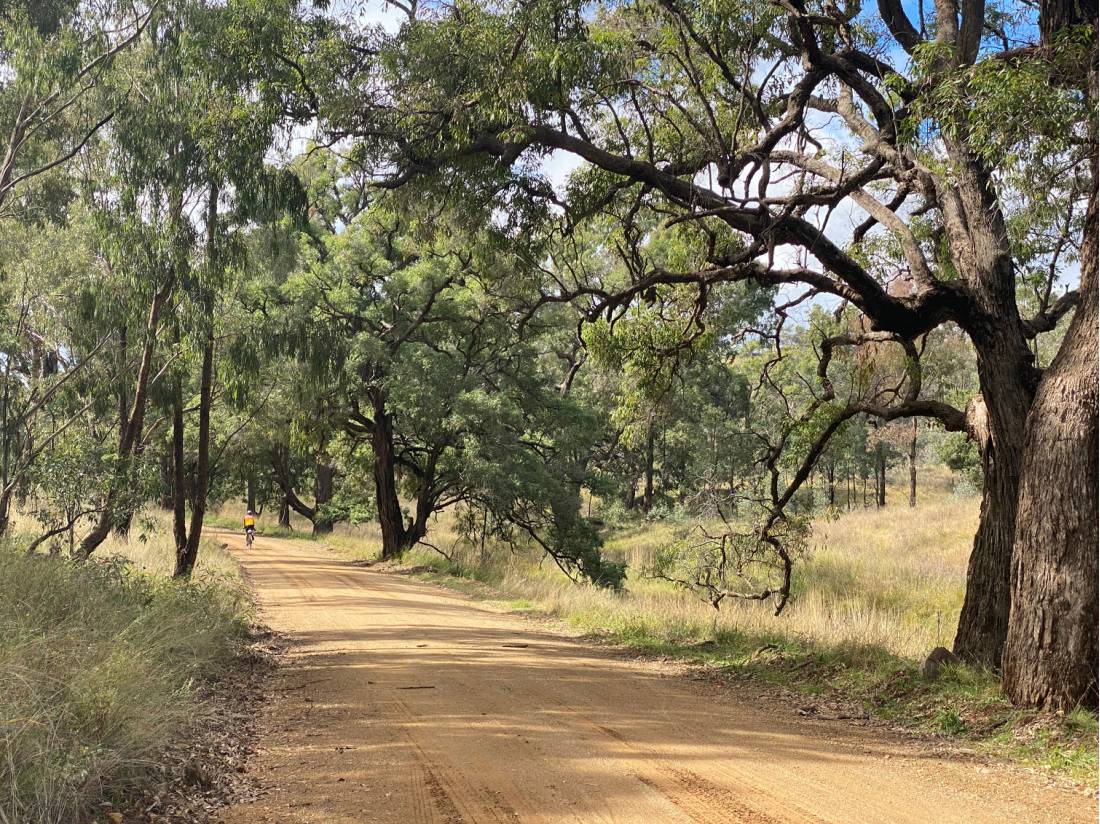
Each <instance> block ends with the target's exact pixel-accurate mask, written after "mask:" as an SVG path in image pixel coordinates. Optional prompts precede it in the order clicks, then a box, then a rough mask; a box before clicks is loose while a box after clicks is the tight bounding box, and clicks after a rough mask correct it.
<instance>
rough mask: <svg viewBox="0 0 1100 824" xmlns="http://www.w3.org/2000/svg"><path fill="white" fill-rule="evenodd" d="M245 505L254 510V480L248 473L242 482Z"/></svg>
mask: <svg viewBox="0 0 1100 824" xmlns="http://www.w3.org/2000/svg"><path fill="white" fill-rule="evenodd" d="M244 497H245V506H246V507H247V508H248V509H250V510H251V511H252V512H255V511H256V480H255V479H254V478H253V477H252V476H251V475H249V476H248V478H246V479H245V482H244Z"/></svg>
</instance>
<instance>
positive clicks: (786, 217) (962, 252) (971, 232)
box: [320, 0, 1097, 708]
mask: <svg viewBox="0 0 1100 824" xmlns="http://www.w3.org/2000/svg"><path fill="white" fill-rule="evenodd" d="M395 5H396V4H395ZM401 7H402V8H404V9H405V11H406V12H407V15H408V17H407V19H406V20H405V21H404V22H403V23H402V25H401V27H400V30H399V31H398V32H397V34H396V35H394V36H392V37H382V38H380V39H379V42H378V43H377V45H376V49H375V52H376V53H377V59H376V60H374V61H373V63H372V72H370V73H364V74H361V75H360V78H361V79H360V81H359V86H357V87H355V88H354V89H353V91H354V94H352V95H349V94H347V93H346V89H342V90H341V91H342V93H341V94H335V95H333V96H332V98H331V100H328V101H326V100H322V101H321V103H320V110H321V113H322V115H323V116H324V117H325V119H326V122H327V124H328V126H329V128H330V129H331V131H332V132H333V133H334V134H335V135H338V136H347V137H354V138H357V139H358V140H359V141H361V145H362V152H363V154H364V156H366V157H369V158H371V159H372V160H374V161H375V163H376V166H377V169H378V170H379V181H378V183H379V184H380V185H383V186H389V187H394V188H397V187H402V186H405V185H407V184H410V183H412V182H416V181H423V180H429V181H434V183H433V185H434V186H436V189H435V191H439V185H440V182H443V183H444V186H445V192H446V194H448V195H450V196H455V197H463V198H470V197H483V198H484V197H486V196H488V197H489V199H490V200H492V201H493V203H494V204H495V207H496V208H497V209H498V210H499V211H501V212H508V211H509V210H511V209H514V208H515V206H516V204H518V203H522V202H525V201H530V200H531V199H536V200H538V199H541V200H542V201H543V202H546V201H551V202H554V203H556V205H557V207H559V208H561V209H562V210H564V214H565V220H566V222H567V224H570V223H574V222H578V221H582V220H584V219H585V218H586V217H587V216H590V215H592V214H594V213H599V212H604V213H608V214H611V215H614V216H616V217H617V219H618V220H619V222H620V224H621V230H620V232H619V233H618V237H619V239H620V245H621V246H622V249H623V252H624V255H625V258H626V259H627V260H628V261H629V262H630V264H631V265H630V266H629V267H628V269H629V272H630V278H629V280H628V281H627V282H625V283H624V282H622V281H612V282H602V281H599V280H592V279H582V280H570V279H569V278H568V277H563V278H561V279H560V280H559V281H558V282H557V283H554V284H553V285H552V287H551V288H549V289H548V290H547V291H545V292H544V293H543V294H542V295H541V297H539V299H538V300H539V301H540V302H549V301H561V300H571V299H583V300H586V301H589V302H590V305H591V309H590V315H591V316H592V317H596V316H598V315H599V314H601V313H607V314H608V316H610V317H615V316H616V315H617V314H621V313H622V312H624V311H626V310H627V307H628V306H629V305H630V304H631V303H632V301H633V300H634V299H635V298H636V297H639V296H643V297H644V296H646V295H651V294H652V290H653V289H654V287H656V286H657V285H659V284H695V285H696V286H697V287H698V290H699V294H700V300H701V301H702V302H704V303H705V301H706V297H707V293H708V290H710V289H711V288H712V287H713V285H715V284H717V283H721V282H726V281H751V282H753V283H756V284H759V285H761V286H764V287H774V288H776V289H778V290H779V291H778V294H779V295H781V298H780V299H779V301H780V302H778V303H777V310H780V311H779V313H778V314H779V315H783V313H784V312H785V311H786V310H788V309H789V308H790V307H791V306H792V305H793V304H792V303H791V301H795V302H803V303H804V302H806V301H813V300H826V301H831V302H833V303H836V302H841V303H847V304H851V305H852V306H854V307H856V308H857V309H858V311H859V312H860V313H861V315H862V316H863V317H864V318H865V319H866V323H865V325H863V326H862V328H859V329H856V330H853V331H852V332H850V333H845V334H842V335H836V336H831V337H829V338H826V339H824V340H822V341H821V342H820V344H819V346H820V352H821V360H820V363H819V365H818V368H817V372H818V375H819V380H818V385H817V386H816V388H815V390H814V392H813V393H812V394H813V397H812V399H810V400H809V401H808V402H807V404H806V405H805V406H804V407H803V408H802V410H801V411H796V412H794V413H792V415H791V423H789V424H788V425H787V426H785V427H783V428H782V430H781V431H780V432H779V433H778V434H777V435H776V436H775V438H774V439H773V440H772V441H771V442H770V443H769V445H768V449H769V450H770V452H771V458H770V459H768V460H766V461H765V464H764V465H765V467H766V470H767V471H768V472H769V473H770V474H771V477H772V479H773V482H772V483H771V492H770V494H769V496H768V501H767V507H766V508H767V513H766V515H765V517H764V519H763V521H762V522H761V524H760V525H759V527H758V530H757V532H756V536H757V540H756V541H755V543H754V546H755V548H754V549H753V551H754V552H756V551H759V549H760V548H761V547H762V548H763V549H765V550H766V549H768V547H771V548H772V549H774V550H775V551H776V552H779V553H780V554H782V552H783V548H782V540H781V537H782V533H783V527H784V523H785V515H784V510H785V507H786V506H787V504H788V503H789V502H790V501H791V500H792V499H793V498H794V496H795V494H796V493H797V491H798V489H799V487H800V486H801V484H802V483H803V482H804V481H805V479H806V478H807V477H808V476H809V474H810V472H811V471H812V469H813V467H814V464H815V462H816V460H817V458H818V456H819V455H820V454H821V453H822V451H823V450H824V449H825V447H826V446H827V444H828V442H829V439H830V437H831V436H832V435H833V434H834V433H835V432H836V431H837V430H838V429H839V428H840V427H842V426H843V425H844V423H845V422H846V421H848V420H850V419H852V418H853V417H856V416H860V415H870V416H872V417H875V418H878V419H881V420H887V421H889V420H895V419H898V418H907V417H914V416H916V417H928V418H932V419H934V420H936V421H937V422H938V423H940V424H941V425H942V426H944V427H945V428H947V429H949V430H954V431H967V432H969V433H970V434H971V436H972V437H973V438H975V439H976V440H977V442H978V444H979V446H980V449H981V452H982V456H983V464H984V468H985V484H984V490H983V503H982V513H981V520H980V525H979V528H978V532H977V535H976V537H975V541H974V548H973V554H972V558H971V563H970V571H969V576H968V586H967V594H966V600H965V604H964V606H963V610H962V615H961V619H960V624H959V628H958V633H957V636H956V640H955V649H956V651H957V652H958V653H959V654H961V655H962V656H964V657H965V658H967V659H970V660H972V661H976V662H980V663H983V664H986V665H989V666H991V667H994V668H1000V667H1001V665H1002V661H1003V663H1004V672H1005V677H1006V681H1005V685H1006V690H1007V692H1008V694H1009V695H1010V696H1011V697H1012V698H1013V699H1014V700H1016V701H1019V702H1020V703H1025V704H1032V705H1038V706H1048V707H1061V708H1068V707H1072V706H1075V705H1077V704H1078V703H1080V702H1082V701H1084V702H1090V703H1093V704H1095V702H1096V695H1097V693H1096V671H1095V662H1096V649H1097V631H1096V624H1097V603H1096V602H1097V584H1096V580H1097V574H1096V572H1097V563H1096V551H1095V547H1096V544H1097V509H1096V498H1097V496H1096V484H1097V473H1096V452H1097V422H1096V421H1097V413H1096V407H1097V388H1096V300H1097V282H1096V277H1097V271H1096V269H1097V258H1096V240H1097V228H1096V223H1097V201H1096V187H1097V175H1096V169H1095V166H1096V156H1097V140H1096V132H1095V128H1094V124H1095V117H1096V101H1097V95H1096V72H1095V66H1096V6H1095V3H1091V4H1090V3H1065V2H1062V3H1059V2H1044V3H1043V4H1042V7H1041V9H1040V10H1039V13H1038V14H1036V12H1035V11H1033V9H1032V7H1030V6H1020V5H1018V4H1012V3H1008V4H1004V5H1003V6H1002V5H996V4H994V3H986V2H984V1H983V0H965V2H955V0H942V1H940V0H938V1H937V2H936V3H934V4H929V5H928V6H927V8H925V7H920V9H921V11H920V16H918V17H916V18H914V17H912V16H911V14H910V13H907V11H906V9H905V8H903V6H902V4H901V3H900V2H898V0H879V2H878V4H877V5H873V4H868V3H861V2H849V3H845V4H843V5H839V6H838V5H837V4H835V3H832V2H828V0H825V1H824V2H807V0H793V2H784V3H770V2H765V1H764V0H717V2H715V0H705V1H702V0H701V1H700V2H692V1H691V0H639V2H632V3H596V4H590V3H576V2H564V1H562V0H543V1H542V2H523V3H501V4H496V5H494V6H492V7H484V6H482V5H481V4H476V3H467V2H459V3H455V4H447V5H446V6H436V5H435V4H431V5H428V4H425V5H423V6H420V5H417V4H412V5H409V6H405V4H401ZM375 52H372V54H373V53H375ZM563 155H572V156H574V157H575V158H576V159H578V160H579V161H582V162H583V163H585V164H586V166H587V170H588V171H587V172H586V173H584V174H579V175H575V176H574V179H573V182H572V184H571V185H570V186H569V188H568V191H566V192H565V195H564V198H562V197H561V196H560V195H557V194H555V193H554V191H553V190H552V189H551V188H550V187H549V186H548V185H547V182H546V181H545V179H543V178H542V176H541V175H540V173H539V171H538V170H539V162H538V161H539V159H540V158H541V159H546V158H558V157H562V156H563ZM647 210H648V211H650V212H652V213H656V214H659V215H663V216H664V217H665V218H666V219H667V220H668V221H669V222H670V223H688V224H691V225H692V226H694V227H695V231H696V232H697V233H698V237H699V250H700V261H699V265H697V266H694V267H692V268H689V269H685V270H671V269H669V268H667V267H665V266H663V265H661V264H660V262H654V261H652V260H649V259H648V258H647V256H646V253H645V243H646V237H645V234H644V233H643V232H640V231H639V230H638V215H639V214H642V213H644V212H646V211H647ZM871 244H878V246H879V247H881V246H882V244H886V245H887V246H888V247H889V250H890V251H889V253H888V254H886V255H884V254H883V253H878V254H877V257H878V258H879V260H876V255H875V254H872V252H873V249H872V246H871ZM883 257H889V258H891V259H892V261H894V264H892V265H890V266H882V265H879V264H880V262H881V258H883ZM1078 260H1079V263H1080V267H1079V268H1080V278H1079V280H1080V284H1079V286H1077V285H1076V284H1075V283H1072V282H1073V281H1075V280H1076V279H1077V278H1076V277H1075V274H1074V271H1075V264H1074V261H1078ZM895 275H896V277H894V276H895ZM891 278H893V281H894V282H890V280H891ZM1065 283H1069V284H1070V285H1072V286H1075V287H1076V288H1071V289H1069V290H1067V291H1064V292H1063V288H1064V287H1063V286H1062V284H1065ZM795 289H797V290H798V291H797V292H795V291H793V290H795ZM1074 307H1077V311H1076V313H1075V315H1074V317H1073V320H1072V322H1071V323H1070V325H1069V327H1068V331H1067V333H1066V335H1065V338H1064V342H1063V344H1062V346H1061V349H1060V351H1059V353H1058V355H1057V357H1056V358H1055V359H1054V362H1053V363H1052V364H1051V365H1050V366H1049V367H1048V368H1046V369H1041V368H1039V366H1038V365H1037V364H1036V363H1035V359H1034V354H1033V348H1032V346H1031V343H1032V341H1033V340H1034V338H1035V337H1036V336H1037V335H1040V334H1042V333H1044V332H1045V331H1047V330H1050V329H1052V328H1054V327H1055V326H1056V325H1057V324H1058V323H1059V322H1060V321H1061V320H1062V319H1063V318H1065V317H1066V316H1067V315H1068V313H1070V312H1071V311H1073V310H1074ZM944 324H956V325H957V326H959V327H960V328H961V329H963V330H964V331H965V333H966V334H967V335H968V336H969V338H970V340H971V341H972V343H973V346H974V348H975V351H976V353H977V368H978V373H979V377H980V385H981V393H980V395H978V396H977V397H975V398H974V399H973V401H972V402H971V403H970V404H969V405H968V406H967V408H960V407H956V406H952V405H950V404H948V403H946V402H944V401H943V400H941V399H939V398H936V397H931V396H929V395H928V394H927V392H926V391H922V385H921V372H920V346H921V342H922V341H923V339H924V337H925V336H926V335H927V334H928V333H929V332H930V331H931V330H933V329H936V328H937V327H939V326H942V325H944ZM870 345H873V346H884V345H888V346H896V347H898V348H899V350H900V351H901V352H902V353H903V355H904V357H905V358H906V359H907V361H908V363H909V373H908V377H907V379H906V380H905V381H904V382H903V383H902V384H901V385H899V386H897V387H896V388H895V389H894V391H892V392H888V393H884V394H883V393H880V394H877V395H875V396H863V397H855V398H848V399H843V398H839V397H838V396H837V393H836V391H835V387H834V386H833V383H832V382H831V380H830V377H829V374H830V373H829V365H830V359H831V358H832V356H833V353H834V352H836V351H837V350H839V349H841V348H848V347H862V346H870ZM795 435H797V437H795ZM796 446H797V447H798V448H800V449H801V455H800V457H799V458H798V460H797V461H796V462H795V465H796V468H795V469H794V471H793V472H792V473H791V474H790V475H788V476H786V477H785V479H784V481H783V482H780V476H781V474H782V472H781V458H783V456H784V454H785V453H786V452H788V451H790V450H791V449H794V448H796ZM783 460H787V461H789V460H790V458H783ZM768 591H770V590H768ZM778 593H779V596H780V599H781V600H782V599H783V598H785V594H786V590H785V589H784V588H782V585H780V589H779V590H778ZM742 594H746V595H756V596H759V595H760V594H761V593H759V592H757V593H742ZM1006 639H1007V647H1006Z"/></svg>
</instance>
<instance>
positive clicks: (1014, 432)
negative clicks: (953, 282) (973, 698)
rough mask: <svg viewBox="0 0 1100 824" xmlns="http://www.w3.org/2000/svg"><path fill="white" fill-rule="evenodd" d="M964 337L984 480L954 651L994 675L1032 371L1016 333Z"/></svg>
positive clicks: (1004, 624) (1003, 627)
mask: <svg viewBox="0 0 1100 824" xmlns="http://www.w3.org/2000/svg"><path fill="white" fill-rule="evenodd" d="M972 337H973V338H974V341H975V347H976V349H977V351H978V375H979V378H980V381H981V390H982V402H981V403H979V404H977V405H975V406H973V407H972V409H971V410H970V416H969V417H970V419H971V425H972V427H973V428H974V429H975V430H976V434H977V439H978V442H979V443H978V446H979V449H980V451H981V454H982V466H983V470H984V476H985V482H984V484H983V488H982V505H981V514H980V516H979V521H978V531H977V533H976V535H975V536H974V547H973V550H972V551H971V554H970V563H969V567H968V569H967V578H966V596H965V598H964V600H963V607H962V612H961V613H960V615H959V627H958V631H957V633H956V635H955V644H954V650H955V653H956V654H957V655H958V656H959V657H961V658H963V659H964V660H967V661H970V662H971V663H974V664H979V665H981V666H985V667H988V668H989V669H991V670H994V671H999V670H1000V667H1001V657H1002V655H1003V653H1004V643H1005V635H1006V634H1007V632H1008V612H1009V605H1010V591H1011V564H1012V543H1013V536H1014V534H1015V530H1016V505H1017V498H1018V495H1019V488H1020V461H1021V458H1022V455H1023V443H1024V424H1025V421H1026V420H1027V412H1028V409H1029V408H1030V406H1031V399H1032V393H1031V390H1030V389H1029V386H1028V382H1029V376H1030V375H1031V374H1033V373H1032V372H1031V371H1030V358H1029V357H1025V356H1024V355H1027V354H1029V353H1028V349H1027V346H1026V344H1025V343H1024V339H1023V336H1022V334H1019V335H1017V336H1013V335H1010V334H1008V333H1007V332H1002V333H1001V334H998V335H990V336H979V335H973V334H972ZM1013 338H1014V339H1013ZM1021 350H1022V352H1023V353H1024V355H1021V354H1020V353H1021Z"/></svg>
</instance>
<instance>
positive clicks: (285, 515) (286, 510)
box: [279, 495, 290, 529]
mask: <svg viewBox="0 0 1100 824" xmlns="http://www.w3.org/2000/svg"><path fill="white" fill-rule="evenodd" d="M279 526H281V527H282V528H283V529H290V499H289V498H288V497H287V496H286V495H283V500H282V501H281V502H280V503H279Z"/></svg>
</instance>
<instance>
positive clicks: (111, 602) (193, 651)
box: [0, 548, 247, 824]
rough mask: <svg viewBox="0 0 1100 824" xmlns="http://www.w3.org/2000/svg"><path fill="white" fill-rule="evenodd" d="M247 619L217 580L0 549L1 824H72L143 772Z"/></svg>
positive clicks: (229, 654) (229, 653) (189, 714)
mask: <svg viewBox="0 0 1100 824" xmlns="http://www.w3.org/2000/svg"><path fill="white" fill-rule="evenodd" d="M246 631H247V624H246V621H245V617H244V609H243V603H242V601H241V600H240V597H239V595H238V594H237V593H236V592H235V591H234V590H233V589H232V588H230V587H227V586H225V584H224V582H215V581H208V582H206V583H182V582H177V581H171V580H168V579H164V578H157V577H153V576H147V575H143V574H140V573H138V572H135V571H133V569H132V568H130V567H129V566H127V565H126V564H125V563H123V562H118V561H115V562H111V563H96V562H90V563H87V564H76V563H74V562H71V561H68V560H65V559H61V558H52V557H46V556H34V557H29V558H28V557H25V556H24V555H23V554H22V553H20V552H16V551H14V550H12V549H10V548H3V549H0V822H3V824H8V823H9V822H25V821H34V822H42V824H47V822H72V821H77V820H80V818H81V817H83V816H85V815H87V813H88V811H89V810H91V809H92V808H94V807H95V806H96V805H97V804H98V803H99V802H100V801H102V800H103V799H105V798H118V797H120V796H122V795H124V794H125V793H126V792H127V791H128V790H130V789H132V788H134V787H135V786H139V785H141V784H142V783H144V782H147V781H149V780H151V778H152V771H151V766H152V764H153V760H152V759H154V758H155V756H156V754H157V752H158V751H159V750H160V749H161V748H162V747H163V746H164V745H165V744H166V743H167V742H169V741H170V740H171V738H172V736H173V735H175V734H178V733H179V732H180V731H181V730H182V729H183V727H184V725H185V724H186V723H187V721H188V720H189V719H190V718H193V717H194V716H195V714H196V713H197V712H198V711H199V706H198V704H197V703H196V701H195V692H196V688H197V686H198V685H199V684H201V683H202V682H203V681H204V680H206V679H209V678H210V677H211V676H213V675H214V674H215V673H216V672H217V671H218V670H219V669H220V668H221V667H223V666H224V665H225V664H226V663H227V662H229V661H231V660H232V658H233V657H234V655H235V654H236V652H237V650H238V649H239V646H240V643H241V640H242V638H243V637H244V634H245V633H246Z"/></svg>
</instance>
